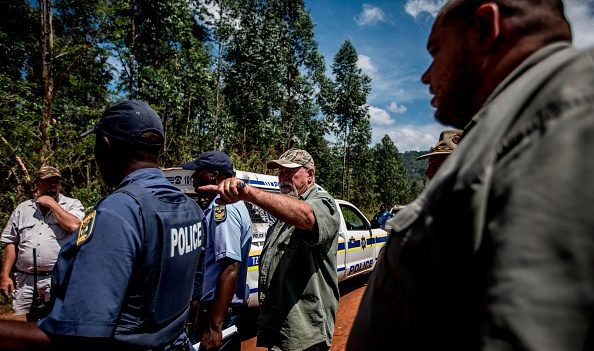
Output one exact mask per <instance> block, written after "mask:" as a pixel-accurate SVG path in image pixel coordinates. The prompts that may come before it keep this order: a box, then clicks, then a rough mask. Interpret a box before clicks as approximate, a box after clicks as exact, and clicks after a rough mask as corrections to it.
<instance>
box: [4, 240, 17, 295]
mask: <svg viewBox="0 0 594 351" xmlns="http://www.w3.org/2000/svg"><path fill="white" fill-rule="evenodd" d="M15 262H16V247H15V245H14V244H6V246H4V259H3V260H2V272H0V291H2V295H4V296H6V297H10V296H13V294H14V282H13V281H12V279H11V278H10V270H11V269H12V266H13V265H14V263H15Z"/></svg>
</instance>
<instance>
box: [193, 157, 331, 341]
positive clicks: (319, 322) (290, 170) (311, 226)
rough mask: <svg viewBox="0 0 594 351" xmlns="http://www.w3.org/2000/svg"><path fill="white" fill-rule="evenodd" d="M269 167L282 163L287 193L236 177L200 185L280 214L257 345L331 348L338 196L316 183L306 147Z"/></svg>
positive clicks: (265, 272)
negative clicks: (269, 190)
mask: <svg viewBox="0 0 594 351" xmlns="http://www.w3.org/2000/svg"><path fill="white" fill-rule="evenodd" d="M267 167H268V169H278V170H279V171H278V178H279V187H280V191H281V194H275V193H270V192H266V191H262V190H259V189H257V188H253V187H251V186H248V185H245V183H243V182H242V181H241V180H239V179H237V178H228V179H225V180H224V181H222V182H221V183H220V184H219V185H218V186H216V185H209V186H204V187H201V188H200V190H201V191H217V192H218V193H219V194H220V196H221V198H220V200H221V201H222V202H224V203H234V202H237V201H239V200H244V201H248V202H251V203H253V204H255V205H257V206H259V207H261V208H262V209H264V210H266V211H268V212H269V213H270V214H272V215H273V216H275V217H276V218H277V221H276V222H275V223H274V224H273V225H272V226H271V227H270V229H269V230H268V233H267V236H266V241H265V242H264V248H263V250H262V253H261V255H260V268H259V270H260V277H259V287H258V289H259V298H260V315H259V317H258V342H257V345H258V346H262V347H267V348H268V349H269V350H328V349H329V347H330V345H331V342H332V333H333V332H334V321H335V318H336V309H337V306H338V297H339V293H338V280H337V277H336V245H337V240H338V228H339V223H340V217H339V214H338V210H337V208H336V203H335V201H334V199H333V198H332V197H331V196H330V195H329V194H328V193H326V192H325V191H320V190H318V187H317V186H316V185H315V166H314V161H313V158H312V157H311V155H310V154H309V153H308V152H307V151H305V150H299V149H291V150H288V151H286V152H285V153H284V154H282V155H281V157H280V158H279V159H277V160H272V161H269V162H268V163H267Z"/></svg>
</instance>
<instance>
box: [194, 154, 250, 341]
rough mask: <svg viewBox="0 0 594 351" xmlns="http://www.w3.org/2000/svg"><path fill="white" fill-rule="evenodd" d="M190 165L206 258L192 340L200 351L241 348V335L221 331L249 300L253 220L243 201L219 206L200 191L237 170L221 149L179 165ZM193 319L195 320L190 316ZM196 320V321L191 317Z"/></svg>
mask: <svg viewBox="0 0 594 351" xmlns="http://www.w3.org/2000/svg"><path fill="white" fill-rule="evenodd" d="M182 168H184V169H189V170H193V171H194V173H193V175H192V179H193V183H194V187H195V189H196V194H197V195H198V203H199V204H200V207H201V208H202V209H203V210H204V213H205V215H206V235H205V240H204V241H205V243H204V250H205V252H204V262H203V264H202V266H201V270H200V271H201V273H202V275H203V284H197V287H196V288H195V292H194V299H195V301H199V303H198V304H197V303H196V302H193V303H192V305H193V308H198V307H199V308H200V310H201V313H200V318H199V319H198V324H199V328H197V332H196V333H195V335H196V341H200V349H202V350H225V351H231V350H240V349H241V339H240V335H239V333H236V334H234V335H232V336H230V337H228V338H227V339H225V340H223V339H222V331H223V330H224V329H227V328H229V327H230V326H232V325H235V326H239V325H238V324H239V317H240V314H241V309H242V307H243V306H245V304H246V303H247V299H248V297H249V293H250V292H249V287H248V285H247V268H248V260H249V252H250V247H251V243H252V221H251V219H250V214H249V212H248V209H247V207H246V205H245V204H244V202H243V201H239V202H237V203H233V204H228V205H218V204H217V203H216V199H217V198H218V197H219V196H218V195H217V194H216V193H212V192H203V191H200V190H199V189H198V188H199V187H201V186H203V185H210V184H212V185H218V184H220V183H221V182H222V181H223V180H225V179H227V178H231V177H233V176H234V175H235V172H234V170H233V162H232V161H231V158H229V156H227V155H226V154H225V153H223V152H221V151H218V150H212V151H206V152H203V153H202V154H200V155H199V156H198V158H196V159H195V160H194V161H190V162H186V163H183V164H182ZM193 322H194V321H193ZM194 323H195V322H194Z"/></svg>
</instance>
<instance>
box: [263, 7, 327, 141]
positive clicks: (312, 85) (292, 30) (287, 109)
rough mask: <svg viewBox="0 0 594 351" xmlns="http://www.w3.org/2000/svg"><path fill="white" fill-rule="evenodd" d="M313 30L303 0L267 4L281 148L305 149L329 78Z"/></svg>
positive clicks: (267, 33) (267, 20)
mask: <svg viewBox="0 0 594 351" xmlns="http://www.w3.org/2000/svg"><path fill="white" fill-rule="evenodd" d="M313 28H314V24H313V21H312V19H311V16H310V14H309V12H307V10H306V9H305V5H304V2H303V1H302V0H269V1H268V5H267V7H266V13H265V25H264V29H265V30H266V31H267V32H266V33H265V38H266V39H267V40H269V41H270V45H267V46H266V48H268V49H269V50H270V51H269V55H270V57H272V58H273V60H274V61H273V63H274V65H273V70H274V72H275V73H276V76H277V84H276V85H277V89H275V90H273V91H272V92H271V93H272V94H274V95H275V100H276V103H277V104H278V105H277V106H276V107H275V108H276V109H277V110H278V111H279V113H278V114H277V116H278V119H277V120H276V121H275V122H276V124H277V126H278V127H277V129H276V130H277V136H276V137H277V144H278V146H279V147H280V148H284V149H287V148H289V147H291V146H295V144H297V145H298V146H302V147H304V146H305V145H304V144H305V142H306V139H307V137H308V134H309V133H310V132H311V131H312V128H313V127H314V126H315V124H314V123H313V121H314V119H315V118H316V116H317V115H318V113H319V111H320V109H319V106H318V104H317V101H318V99H317V94H318V93H319V91H320V90H321V85H322V84H323V83H324V80H325V79H327V78H326V77H325V75H324V67H325V64H324V58H323V57H322V55H320V53H319V51H318V43H317V42H316V40H315V37H314V31H313Z"/></svg>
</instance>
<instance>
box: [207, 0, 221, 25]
mask: <svg viewBox="0 0 594 351" xmlns="http://www.w3.org/2000/svg"><path fill="white" fill-rule="evenodd" d="M203 6H204V9H205V10H206V12H208V14H209V15H210V17H212V18H213V19H214V20H215V21H218V20H219V19H220V18H221V8H220V7H219V4H218V3H217V2H216V1H213V2H212V3H204V4H203Z"/></svg>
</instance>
